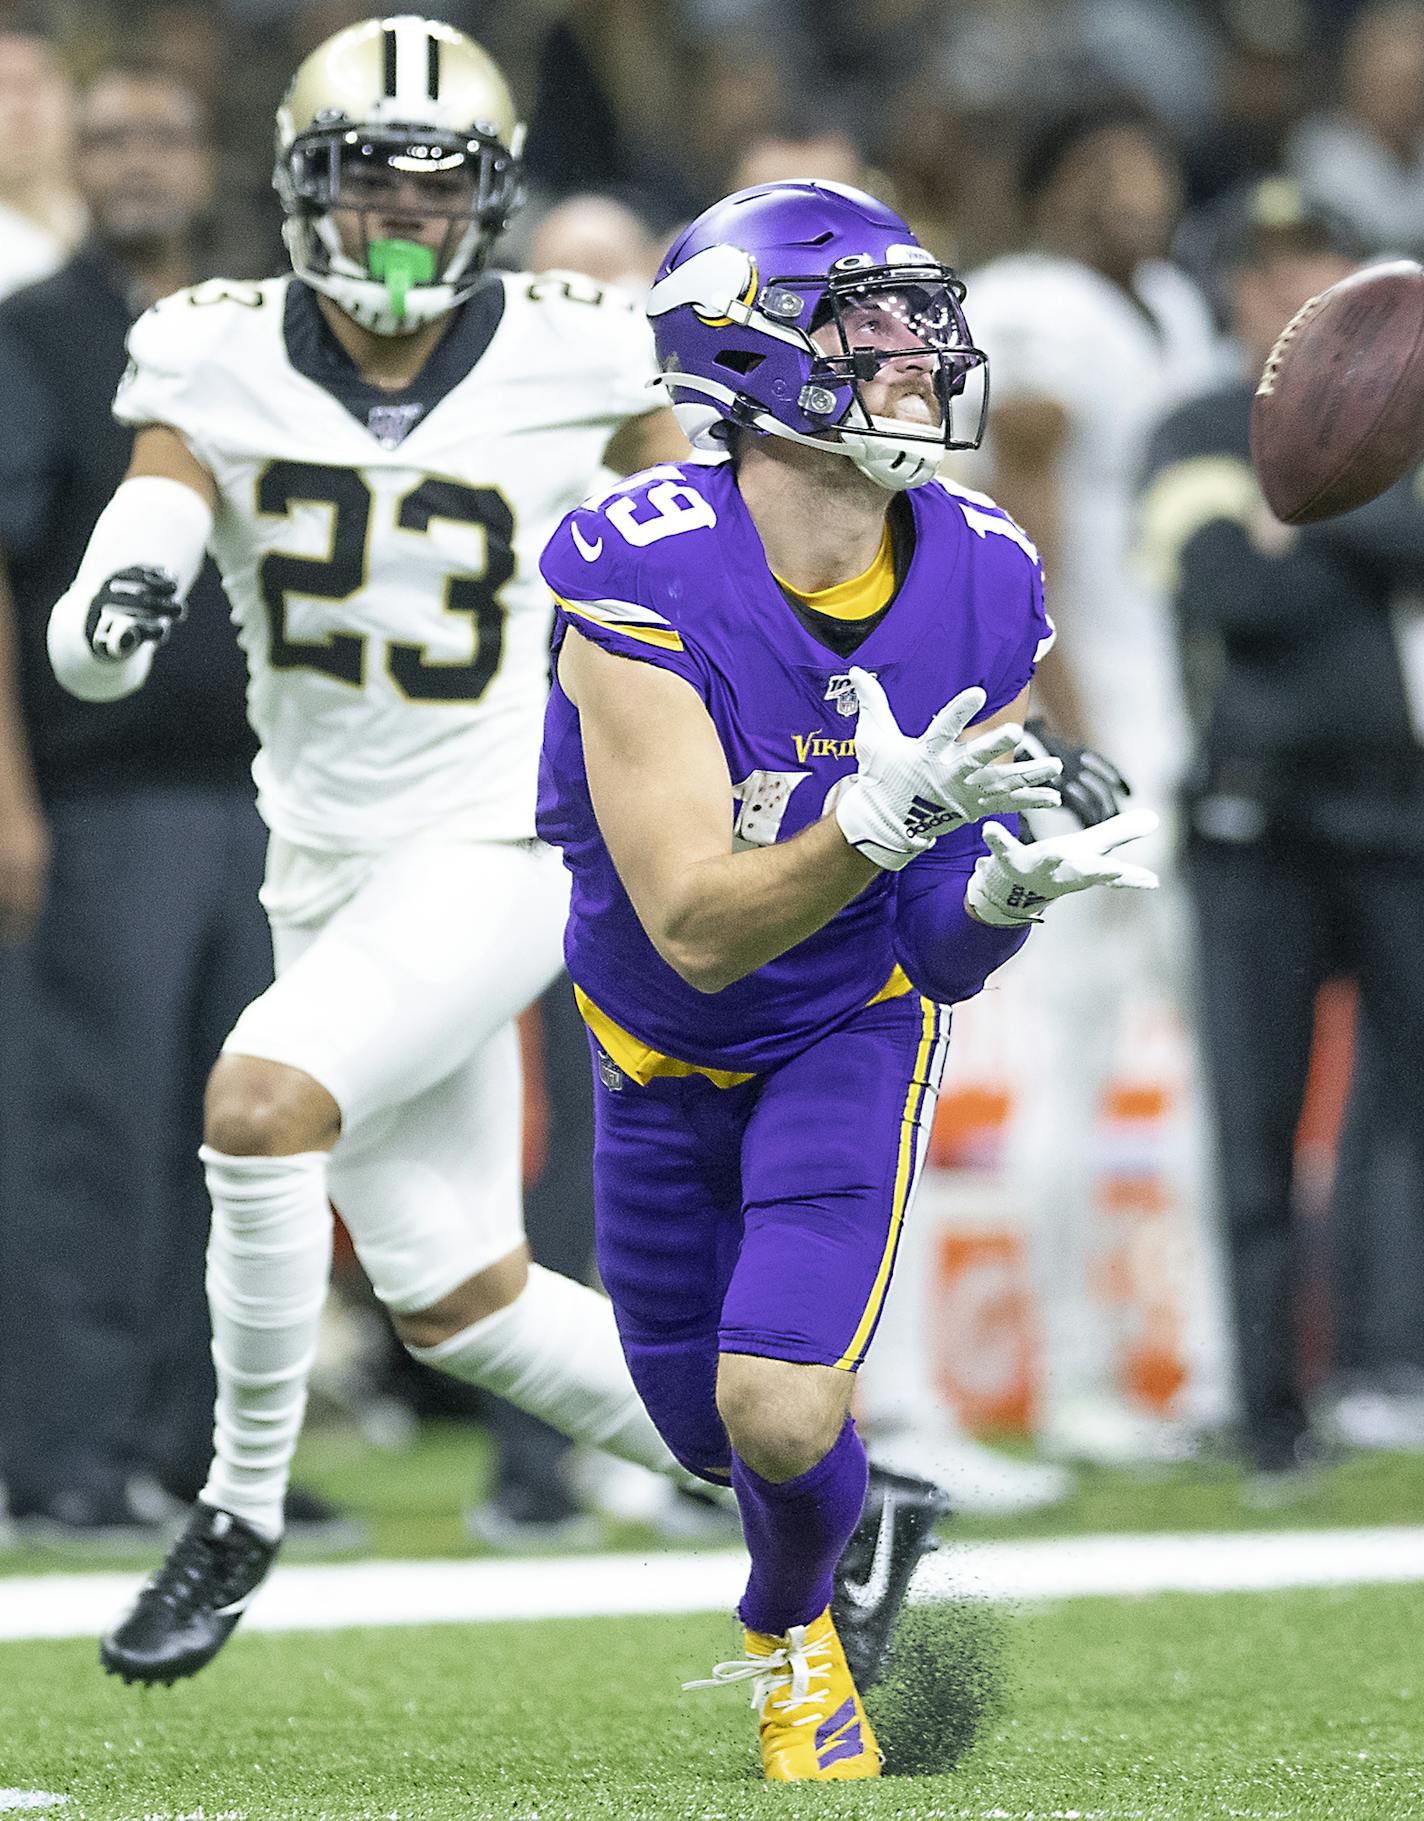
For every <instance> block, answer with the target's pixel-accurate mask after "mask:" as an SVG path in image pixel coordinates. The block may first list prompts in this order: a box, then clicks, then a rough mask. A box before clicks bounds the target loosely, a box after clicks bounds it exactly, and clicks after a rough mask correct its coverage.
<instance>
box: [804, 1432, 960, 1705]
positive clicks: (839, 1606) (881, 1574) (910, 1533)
mask: <svg viewBox="0 0 1424 1821" xmlns="http://www.w3.org/2000/svg"><path fill="white" fill-rule="evenodd" d="M948 1514H949V1500H948V1499H947V1498H946V1497H945V1495H944V1494H943V1493H942V1492H941V1491H940V1489H939V1487H938V1486H932V1485H931V1484H930V1482H929V1481H928V1480H919V1479H914V1478H912V1477H911V1476H910V1475H909V1474H907V1473H890V1472H888V1471H887V1470H886V1469H885V1468H883V1467H877V1466H876V1465H875V1464H874V1462H872V1463H871V1467H870V1484H869V1486H868V1487H867V1488H866V1493H865V1508H864V1510H863V1511H862V1512H861V1514H860V1522H859V1523H858V1524H857V1525H856V1527H855V1529H854V1530H853V1531H852V1532H851V1539H850V1541H849V1542H848V1543H847V1544H846V1546H845V1550H844V1551H843V1553H842V1555H841V1559H840V1562H839V1563H838V1564H837V1567H836V1584H835V1592H834V1593H833V1594H832V1596H831V1617H832V1618H833V1619H834V1620H835V1625H836V1630H837V1632H838V1633H839V1634H840V1640H841V1643H842V1644H843V1645H844V1646H845V1653H846V1662H847V1663H848V1664H849V1666H850V1673H851V1675H852V1676H853V1678H854V1679H855V1685H856V1687H857V1688H858V1689H859V1690H860V1691H861V1693H862V1694H863V1693H864V1692H865V1690H866V1689H867V1688H873V1687H874V1686H875V1684H876V1683H877V1682H878V1681H879V1680H880V1678H881V1676H882V1675H883V1673H884V1670H885V1658H886V1655H887V1653H888V1651H889V1649H890V1640H891V1637H892V1636H893V1634H894V1631H895V1621H896V1620H897V1619H898V1618H899V1616H900V1608H901V1607H902V1606H903V1605H904V1604H905V1595H906V1594H907V1593H908V1592H909V1590H910V1578H911V1576H912V1575H913V1574H914V1572H915V1569H916V1567H917V1566H918V1565H919V1562H920V1559H921V1557H922V1556H925V1555H927V1554H928V1553H929V1551H930V1550H931V1549H933V1548H935V1547H936V1543H935V1534H934V1531H935V1525H936V1524H937V1523H938V1522H939V1521H940V1519H941V1518H943V1517H946V1516H948Z"/></svg>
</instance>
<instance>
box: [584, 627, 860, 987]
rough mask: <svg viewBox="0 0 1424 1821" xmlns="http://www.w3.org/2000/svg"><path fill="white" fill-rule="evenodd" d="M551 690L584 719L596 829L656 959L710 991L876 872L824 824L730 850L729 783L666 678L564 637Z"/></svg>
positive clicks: (677, 684)
mask: <svg viewBox="0 0 1424 1821" xmlns="http://www.w3.org/2000/svg"><path fill="white" fill-rule="evenodd" d="M559 682H560V684H561V686H562V688H563V689H564V691H565V693H566V694H567V695H568V697H569V699H570V700H571V701H572V702H573V703H574V705H575V707H576V708H577V709H578V714H579V722H580V726H581V728H582V734H583V750H584V764H585V766H586V768H587V773H588V783H589V792H590V794H591V796H592V798H593V808H594V813H595V815H596V816H597V817H598V826H599V830H600V832H601V833H602V835H603V839H604V841H605V842H606V843H607V846H608V851H609V854H610V855H611V856H612V859H613V864H614V865H615V866H616V867H617V869H618V876H619V878H620V879H621V880H622V881H623V886H624V889H625V890H626V891H627V893H628V896H629V898H630V899H631V900H632V902H633V908H634V910H636V911H637V913H638V919H639V921H640V922H641V923H642V925H643V928H644V929H645V930H646V931H647V933H648V938H649V940H650V941H651V942H652V944H653V946H654V948H656V949H657V951H658V953H659V954H660V955H661V956H662V958H663V959H664V961H666V962H667V963H668V965H669V966H670V967H671V968H673V969H674V970H675V971H676V972H677V973H679V974H680V975H681V976H682V978H683V979H684V980H686V981H687V982H688V983H689V984H690V985H691V986H694V987H696V988H697V989H698V991H699V992H704V993H715V992H719V991H720V990H721V989H722V988H723V987H724V986H730V985H731V983H732V982H733V981H734V980H740V979H741V978H742V976H743V975H744V974H749V973H751V972H752V971H753V970H754V969H755V968H758V967H761V966H762V965H764V963H766V962H768V961H771V960H773V959H774V958H775V957H776V956H777V955H780V954H784V953H785V951H786V950H787V949H788V948H791V947H793V946H794V945H795V944H796V943H798V942H800V941H802V940H804V939H805V937H807V936H809V935H811V934H813V933H814V932H815V931H816V930H818V929H820V928H821V927H822V925H823V924H825V923H828V922H829V921H830V919H831V918H832V917H834V916H835V914H836V912H837V911H839V910H841V909H843V908H844V906H845V905H847V904H849V903H850V901H851V899H852V898H854V897H855V895H856V894H857V893H858V892H860V891H862V890H864V888H865V887H866V886H867V885H868V884H869V883H870V881H871V880H872V879H873V878H875V876H876V873H877V870H878V869H877V868H876V866H875V864H874V863H873V862H872V861H870V860H868V859H866V858H864V857H863V856H862V855H861V854H859V853H857V852H856V850H855V849H854V848H853V847H852V846H850V844H849V843H848V842H847V840H846V838H845V836H844V835H843V834H842V833H841V831H840V828H839V826H838V824H837V823H836V821H835V820H834V818H832V817H827V818H825V819H824V820H823V821H820V822H817V823H815V824H814V825H813V826H812V827H810V828H808V829H804V830H803V831H802V832H801V833H800V834H799V835H796V836H794V837H793V838H792V839H791V840H789V841H782V842H777V843H776V844H775V845H773V846H771V847H759V848H752V849H749V850H748V851H746V852H745V853H733V852H732V846H731V827H732V810H733V803H732V779H731V775H730V773H729V772H728V770H727V761H726V759H725V757H724V756H723V753H722V747H721V744H720V742H719V741H718V738H717V733H716V730H715V728H714V727H713V725H712V720H711V717H710V716H709V714H708V713H707V710H706V709H705V708H704V707H703V705H702V703H701V702H700V701H699V700H698V699H697V695H696V693H695V692H694V690H693V688H692V686H691V685H690V684H689V683H686V682H684V681H683V679H682V678H681V677H678V676H674V675H673V674H672V673H671V672H670V671H666V670H660V669H658V668H657V667H656V666H655V665H652V664H640V663H637V662H635V661H633V660H631V659H628V658H620V657H615V656H614V655H613V654H612V653H611V652H607V651H604V650H601V649H600V648H599V647H598V646H597V645H594V644H592V643H591V642H590V641H589V640H587V639H584V638H582V637H580V636H579V634H578V633H576V632H574V631H572V630H570V632H569V633H568V634H567V635H566V637H565V640H564V645H563V649H562V651H561V653H560V657H559Z"/></svg>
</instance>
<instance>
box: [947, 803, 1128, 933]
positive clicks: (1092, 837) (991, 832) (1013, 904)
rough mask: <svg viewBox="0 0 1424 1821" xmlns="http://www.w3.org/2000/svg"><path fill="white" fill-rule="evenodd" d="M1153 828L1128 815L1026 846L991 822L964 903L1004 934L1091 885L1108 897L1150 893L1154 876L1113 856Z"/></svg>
mask: <svg viewBox="0 0 1424 1821" xmlns="http://www.w3.org/2000/svg"><path fill="white" fill-rule="evenodd" d="M1156 826H1157V817H1156V816H1155V815H1154V814H1153V813H1152V811H1151V810H1150V809H1129V810H1124V812H1123V813H1122V814H1121V815H1120V816H1112V817H1110V818H1109V820H1108V821H1106V822H1099V823H1097V824H1096V826H1095V827H1093V828H1084V829H1080V830H1079V832H1078V833H1077V834H1073V835H1058V836H1056V837H1055V838H1054V839H1053V840H1051V841H1035V842H1033V843H1032V844H1025V843H1024V842H1022V841H1020V840H1019V839H1018V838H1017V836H1015V835H1011V834H1010V833H1009V831H1008V830H1007V829H1006V828H1004V827H1003V826H1002V825H1001V824H1000V823H998V822H990V823H989V824H987V826H986V827H985V829H984V841H985V844H986V846H987V847H988V849H989V851H988V853H987V854H985V855H984V856H983V857H982V858H981V859H980V860H979V862H978V863H977V865H976V866H975V868H974V871H973V872H972V873H971V874H970V877H969V885H968V887H967V889H966V890H965V894H964V902H965V903H966V904H967V905H968V907H969V910H970V912H971V913H972V914H973V915H974V916H975V917H977V918H978V919H979V921H980V922H981V923H992V924H995V925H996V926H998V927H999V928H1001V929H1008V928H1011V927H1012V926H1013V925H1014V924H1018V923H1034V922H1037V920H1038V918H1039V917H1040V915H1041V914H1042V911H1043V908H1044V906H1045V905H1048V904H1052V903H1053V901H1054V899H1055V898H1066V897H1067V896H1068V895H1069V894H1070V893H1071V892H1085V891H1091V889H1092V888H1093V887H1094V886H1095V885H1105V886H1107V887H1108V889H1109V890H1110V891H1137V892H1150V891H1155V890H1156V887H1157V875H1156V873H1154V872H1149V871H1148V869H1147V868H1146V867H1145V866H1134V865H1133V864H1132V862H1131V861H1129V860H1119V859H1116V858H1115V857H1114V856H1115V855H1116V853H1117V850H1118V849H1119V848H1120V847H1125V846H1126V845H1127V843H1128V842H1129V841H1136V840H1139V839H1140V838H1141V837H1142V836H1143V835H1150V834H1151V833H1152V831H1153V829H1154V828H1156Z"/></svg>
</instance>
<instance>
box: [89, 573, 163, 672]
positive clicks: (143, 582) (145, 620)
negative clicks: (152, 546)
mask: <svg viewBox="0 0 1424 1821" xmlns="http://www.w3.org/2000/svg"><path fill="white" fill-rule="evenodd" d="M187 611H188V609H187V607H186V605H185V604H184V603H183V602H182V601H181V600H179V598H178V583H177V580H176V578H175V577H173V576H171V575H170V574H169V573H168V571H167V570H166V569H157V568H146V567H144V566H142V565H135V566H134V567H133V568H131V569H119V570H117V571H116V572H115V573H114V574H113V575H111V576H110V577H109V579H108V581H107V582H105V584H104V586H103V587H102V588H101V589H100V590H99V592H98V593H97V594H96V595H95V596H94V599H93V600H92V601H91V602H90V603H89V613H88V617H87V618H86V620H85V622H84V634H85V637H86V638H87V639H88V640H89V649H90V650H91V651H92V652H93V653H94V656H95V657H96V658H102V659H103V660H104V662H105V663H106V664H117V663H120V662H122V660H123V659H124V658H127V657H131V656H132V655H133V653H134V652H135V651H137V650H138V648H139V646H140V645H161V644H163V642H164V640H165V639H167V637H168V635H169V633H170V632H172V630H173V628H174V627H175V626H176V625H177V624H178V622H179V621H180V620H181V619H182V618H183V617H184V615H185V614H186V613H187Z"/></svg>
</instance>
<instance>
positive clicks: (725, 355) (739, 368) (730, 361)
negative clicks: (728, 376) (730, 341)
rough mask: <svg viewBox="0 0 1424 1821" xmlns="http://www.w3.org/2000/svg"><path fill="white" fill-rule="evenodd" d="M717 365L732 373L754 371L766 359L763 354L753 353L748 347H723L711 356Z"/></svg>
mask: <svg viewBox="0 0 1424 1821" xmlns="http://www.w3.org/2000/svg"><path fill="white" fill-rule="evenodd" d="M712 358H713V359H714V360H715V361H716V363H717V365H718V366H719V367H726V368H728V369H729V370H730V371H731V372H733V373H741V374H744V375H745V374H747V373H755V372H756V370H757V368H758V367H759V366H760V365H761V363H762V362H763V361H764V360H765V359H766V356H765V355H764V354H754V353H753V352H752V351H751V350H750V349H749V348H723V349H722V350H721V352H720V353H718V354H715V355H713V357H712Z"/></svg>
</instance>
